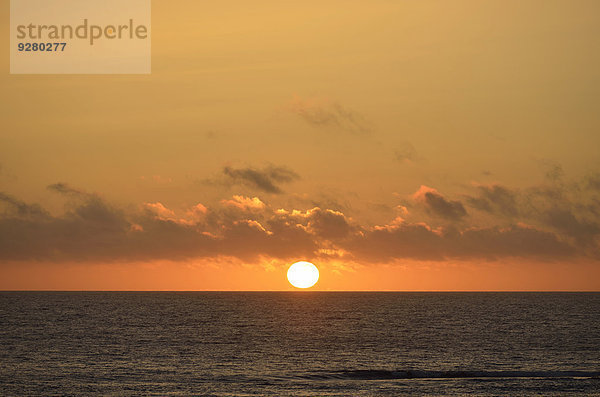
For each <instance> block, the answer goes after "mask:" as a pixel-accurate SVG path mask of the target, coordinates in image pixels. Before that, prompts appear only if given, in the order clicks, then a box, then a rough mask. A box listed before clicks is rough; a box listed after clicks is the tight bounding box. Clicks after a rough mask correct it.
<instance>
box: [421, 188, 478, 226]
mask: <svg viewBox="0 0 600 397" xmlns="http://www.w3.org/2000/svg"><path fill="white" fill-rule="evenodd" d="M413 198H414V199H415V200H417V201H419V202H421V203H423V204H424V205H425V208H426V209H427V211H428V212H429V213H430V214H432V215H434V216H438V217H441V218H445V219H448V220H453V221H456V220H459V219H461V218H463V217H465V216H466V215H467V211H466V210H465V207H464V206H463V204H462V203H461V202H460V201H454V200H448V199H446V198H445V197H444V196H442V195H441V194H440V193H439V192H438V191H437V190H435V189H433V188H430V187H427V186H424V185H421V187H420V188H419V190H417V192H416V193H415V194H414V195H413Z"/></svg>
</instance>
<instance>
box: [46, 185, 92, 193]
mask: <svg viewBox="0 0 600 397" xmlns="http://www.w3.org/2000/svg"><path fill="white" fill-rule="evenodd" d="M47 189H48V190H51V191H54V192H56V193H60V194H65V195H75V196H79V195H85V194H86V193H84V192H83V191H82V190H78V189H75V188H73V187H71V186H70V185H69V184H67V183H63V182H59V183H54V184H51V185H48V186H47Z"/></svg>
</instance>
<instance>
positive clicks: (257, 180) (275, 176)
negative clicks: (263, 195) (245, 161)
mask: <svg viewBox="0 0 600 397" xmlns="http://www.w3.org/2000/svg"><path fill="white" fill-rule="evenodd" d="M299 179H300V176H299V175H298V174H297V173H296V172H294V171H293V170H291V169H290V168H287V167H283V166H274V165H268V166H266V167H263V168H253V167H245V168H234V167H230V166H226V167H223V169H222V176H221V178H219V179H218V180H217V181H205V182H207V183H211V184H215V183H216V184H221V185H225V186H234V185H243V186H247V187H250V188H253V189H258V190H261V191H263V192H267V193H274V194H279V193H282V192H283V190H282V189H281V185H282V184H286V183H291V182H294V181H296V180H299Z"/></svg>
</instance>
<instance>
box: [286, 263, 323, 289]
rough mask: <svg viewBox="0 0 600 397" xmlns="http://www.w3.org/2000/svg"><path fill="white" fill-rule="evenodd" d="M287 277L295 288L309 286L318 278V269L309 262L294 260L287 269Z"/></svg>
mask: <svg viewBox="0 0 600 397" xmlns="http://www.w3.org/2000/svg"><path fill="white" fill-rule="evenodd" d="M287 278H288V280H289V282H290V284H292V285H293V286H294V287H296V288H310V287H312V286H313V285H315V284H316V283H317V281H318V280H319V269H317V267H316V266H315V265H313V264H312V263H310V262H304V261H302V262H296V263H294V264H293V265H292V266H290V268H289V269H288V272H287Z"/></svg>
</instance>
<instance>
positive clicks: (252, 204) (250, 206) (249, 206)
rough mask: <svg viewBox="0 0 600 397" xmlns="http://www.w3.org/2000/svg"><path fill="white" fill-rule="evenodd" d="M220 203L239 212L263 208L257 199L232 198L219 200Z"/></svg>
mask: <svg viewBox="0 0 600 397" xmlns="http://www.w3.org/2000/svg"><path fill="white" fill-rule="evenodd" d="M221 203H222V204H224V205H226V206H229V207H234V208H238V209H241V210H261V209H264V208H265V203H263V202H262V201H260V199H259V198H258V197H252V198H250V197H244V196H233V198H232V199H231V200H221Z"/></svg>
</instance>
